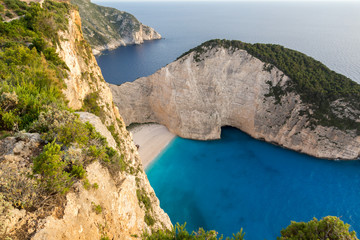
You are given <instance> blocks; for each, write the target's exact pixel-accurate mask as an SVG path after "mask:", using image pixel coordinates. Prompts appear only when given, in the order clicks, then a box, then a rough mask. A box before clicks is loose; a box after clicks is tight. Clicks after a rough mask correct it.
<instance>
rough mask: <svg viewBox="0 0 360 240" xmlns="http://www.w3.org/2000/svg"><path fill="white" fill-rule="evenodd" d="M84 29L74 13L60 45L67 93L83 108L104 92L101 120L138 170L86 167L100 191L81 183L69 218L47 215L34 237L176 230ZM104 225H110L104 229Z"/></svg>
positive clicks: (68, 208) (129, 235)
mask: <svg viewBox="0 0 360 240" xmlns="http://www.w3.org/2000/svg"><path fill="white" fill-rule="evenodd" d="M80 29H81V19H80V15H79V12H78V11H75V10H73V11H71V14H70V16H69V27H68V30H67V31H63V32H61V33H60V38H61V39H63V40H61V41H60V44H59V48H58V52H59V55H60V57H62V59H63V60H64V61H65V63H66V64H67V66H68V67H69V69H70V71H69V77H68V78H67V79H66V80H65V82H66V85H67V88H66V89H65V94H66V97H67V99H68V100H69V106H70V107H72V108H74V109H79V108H80V107H81V106H82V103H83V99H84V98H85V97H86V96H88V95H89V94H90V93H93V92H96V93H98V96H99V98H98V99H97V104H98V105H99V106H100V107H101V108H102V112H101V118H102V120H103V122H104V124H105V125H106V126H113V127H114V129H115V134H118V136H119V138H121V139H122V140H121V142H122V144H121V146H118V147H117V149H118V151H120V152H121V154H123V155H124V158H125V161H126V162H128V163H130V164H131V166H133V168H134V169H138V171H136V173H134V174H129V173H126V172H124V173H120V172H119V173H117V174H116V177H115V178H114V177H113V178H111V177H110V174H109V172H108V171H107V170H106V169H104V168H103V167H101V165H100V164H99V163H94V164H92V165H90V166H88V168H87V169H86V170H87V174H88V178H89V181H90V182H92V181H94V182H97V183H98V184H99V188H98V190H97V191H95V192H94V193H92V192H88V191H86V190H85V189H83V187H81V186H80V185H78V186H76V188H75V191H74V192H73V193H70V194H68V195H67V203H66V207H65V210H64V211H65V212H64V216H63V218H61V219H54V218H53V217H49V218H48V219H45V223H44V228H43V229H42V230H41V231H38V233H37V234H36V235H35V237H34V239H60V238H62V239H74V238H78V239H99V237H100V236H101V234H102V232H101V231H105V232H107V235H108V236H112V237H113V238H114V239H131V238H132V236H136V235H137V236H140V235H141V233H142V232H143V231H145V230H147V231H150V229H151V228H154V229H159V228H161V229H162V228H170V227H171V222H170V219H169V217H168V216H167V214H166V213H165V212H164V211H163V210H162V209H161V208H160V206H159V200H158V199H157V197H156V195H155V193H154V191H153V189H152V187H151V186H150V183H149V181H148V180H147V177H146V174H145V172H144V171H143V170H142V166H141V160H140V158H139V156H138V153H137V150H136V147H135V145H134V143H133V141H132V139H131V136H130V134H129V133H128V132H127V130H126V128H125V124H124V123H123V121H122V118H121V116H120V115H119V113H118V110H117V108H116V107H115V106H114V104H113V99H112V94H111V91H110V89H109V87H108V85H107V84H106V82H105V81H104V79H103V77H102V74H101V70H100V68H99V66H98V65H97V63H96V60H95V57H94V56H93V54H92V53H91V48H90V47H89V46H88V45H87V43H86V41H85V40H84V37H83V35H82V33H81V30H80ZM81 118H82V119H84V121H89V122H90V123H92V124H93V125H94V126H95V128H96V130H97V131H99V132H100V133H101V134H102V135H104V136H110V140H108V142H109V143H114V142H115V140H113V139H111V138H112V136H111V134H109V132H108V131H107V128H106V127H104V126H102V124H101V121H100V119H99V120H97V121H96V120H91V119H96V118H97V117H96V116H94V115H89V114H87V115H86V114H82V115H81ZM97 119H98V118H97ZM94 122H98V124H94ZM102 129H103V130H102ZM104 129H105V130H104ZM135 180H136V181H135ZM139 189H143V190H144V191H145V193H146V194H147V195H148V196H149V197H150V200H151V206H152V215H153V216H152V217H153V218H154V220H155V225H154V226H151V228H150V226H148V225H147V224H146V223H145V221H144V217H145V212H146V211H145V207H144V206H142V205H140V203H139V201H138V197H137V190H139ZM93 202H95V203H97V204H98V203H101V205H102V206H104V208H105V209H106V211H105V212H104V213H103V214H102V215H100V216H95V215H94V214H93V213H92V211H91V205H92V203H93ZM99 226H102V227H104V229H103V230H101V231H100V230H99ZM110 238H111V237H110Z"/></svg>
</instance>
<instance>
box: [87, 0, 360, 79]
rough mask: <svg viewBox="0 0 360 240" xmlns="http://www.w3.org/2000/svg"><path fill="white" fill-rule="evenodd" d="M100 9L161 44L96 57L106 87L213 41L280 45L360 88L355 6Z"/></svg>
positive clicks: (133, 5)
mask: <svg viewBox="0 0 360 240" xmlns="http://www.w3.org/2000/svg"><path fill="white" fill-rule="evenodd" d="M94 2H95V3H96V1H94ZM101 4H102V5H104V6H111V7H116V8H118V9H120V10H124V11H128V12H130V13H132V14H134V15H135V16H136V17H137V18H138V19H139V20H140V21H141V22H143V23H144V24H146V25H149V26H151V27H153V28H154V29H156V30H157V31H158V32H159V33H160V34H161V35H162V36H163V37H164V38H165V39H163V40H157V41H151V42H147V43H145V44H144V45H137V46H129V47H122V48H118V49H117V50H115V51H110V52H105V54H104V55H103V56H100V57H98V58H97V60H98V63H99V65H100V67H101V69H102V70H103V75H104V77H105V80H106V81H108V82H110V83H114V84H121V83H123V82H127V81H133V80H135V79H136V78H138V77H143V76H147V75H150V74H152V73H154V72H156V70H158V69H159V68H161V67H163V66H165V65H166V64H168V63H170V62H172V61H174V60H175V59H176V58H177V57H179V56H180V55H181V54H182V53H184V52H186V51H188V50H189V49H191V48H193V47H196V46H197V45H199V44H201V43H202V42H204V41H207V40H210V39H214V38H220V39H223V38H226V39H233V40H241V41H244V42H249V43H257V42H259V43H274V44H281V45H283V46H285V47H288V48H291V49H295V50H299V51H301V52H303V53H305V54H307V55H309V56H312V57H314V58H315V59H317V60H319V61H321V62H323V63H324V64H325V65H327V66H328V67H330V68H331V69H333V70H335V71H337V72H339V73H342V74H344V75H346V76H347V77H349V78H351V79H353V80H354V81H357V82H359V83H360V14H359V13H360V2H359V1H357V2H344V3H342V2H341V1H339V2H328V3H327V2H287V3H286V2H272V3H271V2H270V3H269V2H251V1H249V2H226V1H221V2H122V3H114V2H112V3H106V2H105V3H104V2H101Z"/></svg>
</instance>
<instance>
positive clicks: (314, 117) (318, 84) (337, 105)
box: [178, 39, 360, 134]
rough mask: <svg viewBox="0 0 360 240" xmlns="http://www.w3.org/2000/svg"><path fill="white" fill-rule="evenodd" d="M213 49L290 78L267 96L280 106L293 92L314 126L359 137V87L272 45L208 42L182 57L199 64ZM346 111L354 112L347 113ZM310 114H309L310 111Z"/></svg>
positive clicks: (300, 55) (313, 63)
mask: <svg viewBox="0 0 360 240" xmlns="http://www.w3.org/2000/svg"><path fill="white" fill-rule="evenodd" d="M215 47H223V48H225V49H229V51H235V50H237V49H242V50H246V51H247V52H248V53H249V54H251V55H252V56H254V57H256V58H258V59H260V60H261V61H263V62H264V63H265V64H264V68H263V70H264V71H269V72H271V71H272V69H273V67H274V66H276V67H277V68H278V69H280V70H281V71H282V72H283V73H284V74H285V75H287V76H288V77H290V78H291V80H292V81H289V82H288V84H287V85H285V86H280V84H279V85H277V86H270V92H269V94H268V95H267V96H274V97H275V99H276V102H277V103H279V104H280V99H281V97H282V96H284V95H286V94H287V93H289V92H293V91H294V92H296V93H298V94H299V95H300V96H301V100H302V101H303V102H304V103H306V104H308V105H309V106H310V108H311V109H309V110H308V111H307V112H305V113H303V114H307V116H308V117H309V119H310V121H311V123H312V124H313V125H323V126H334V127H337V128H339V129H341V130H353V129H355V130H357V133H358V134H359V133H360V122H358V121H357V120H358V119H359V118H360V115H359V113H358V112H359V111H360V85H359V84H357V83H356V82H354V81H352V80H350V79H349V78H347V77H345V76H343V75H341V74H338V73H336V72H334V71H332V70H330V69H329V68H328V67H326V66H325V65H324V64H322V63H321V62H319V61H316V60H315V59H313V58H311V57H309V56H306V55H305V54H303V53H300V52H298V51H295V50H291V49H288V48H285V47H283V46H280V45H275V44H260V43H256V44H250V43H244V42H241V41H229V40H219V39H215V40H210V41H207V42H205V43H203V44H201V45H200V46H198V47H196V48H193V49H191V50H189V51H188V52H186V53H184V54H183V55H181V56H180V57H179V58H178V59H180V58H181V57H183V56H185V55H187V54H189V53H192V52H195V54H194V60H195V61H197V62H200V61H201V60H202V59H201V56H202V54H203V53H205V52H207V51H209V50H210V49H213V48H215ZM345 108H350V109H353V110H354V111H346V112H347V114H345V115H344V114H339V113H342V112H344V109H345ZM310 110H311V111H310Z"/></svg>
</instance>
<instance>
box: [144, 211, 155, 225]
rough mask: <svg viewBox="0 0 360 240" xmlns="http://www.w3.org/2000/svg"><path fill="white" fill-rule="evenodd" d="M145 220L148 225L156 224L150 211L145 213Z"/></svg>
mask: <svg viewBox="0 0 360 240" xmlns="http://www.w3.org/2000/svg"><path fill="white" fill-rule="evenodd" d="M144 221H145V223H146V224H147V225H148V226H153V225H154V224H155V220H154V218H153V217H152V216H151V215H150V214H149V213H145V217H144Z"/></svg>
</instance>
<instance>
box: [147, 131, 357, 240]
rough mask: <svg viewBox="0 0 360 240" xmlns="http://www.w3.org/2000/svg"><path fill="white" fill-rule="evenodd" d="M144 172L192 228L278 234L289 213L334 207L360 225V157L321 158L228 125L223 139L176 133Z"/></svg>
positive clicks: (249, 235) (309, 214) (253, 237)
mask: <svg viewBox="0 0 360 240" xmlns="http://www.w3.org/2000/svg"><path fill="white" fill-rule="evenodd" d="M146 172H147V175H148V178H149V180H150V183H151V185H152V187H153V188H154V190H155V193H156V195H157V197H158V198H159V199H160V205H161V207H162V208H163V209H164V210H165V211H166V212H167V213H168V215H169V217H170V219H171V221H172V222H173V223H176V222H179V223H184V222H187V229H188V230H190V231H193V230H196V229H198V228H199V227H203V228H205V229H207V230H210V229H215V230H216V231H217V232H219V233H220V234H224V236H231V234H232V233H235V232H238V231H239V230H240V228H243V229H244V232H245V233H246V234H245V239H246V240H264V239H276V237H277V236H279V235H280V230H281V229H282V228H285V227H286V226H288V225H289V224H290V221H310V220H312V218H313V217H316V218H318V219H320V218H322V217H324V216H328V215H333V216H339V217H341V219H342V220H343V221H345V222H346V223H349V224H351V225H352V227H353V228H352V229H353V230H356V231H357V232H358V233H360V162H359V161H348V162H344V161H329V160H321V159H316V158H313V157H309V156H307V155H304V154H299V153H297V152H294V151H290V150H286V149H283V148H280V147H278V146H274V145H271V144H268V143H266V142H262V141H258V140H255V139H253V138H251V137H250V136H248V135H246V134H245V133H243V132H241V131H240V130H237V129H235V128H230V127H227V128H223V129H222V135H221V140H216V141H194V140H189V139H183V138H176V139H175V140H174V141H173V142H172V143H171V144H170V145H169V146H168V147H167V149H166V150H165V151H164V152H163V153H162V154H161V155H160V156H158V158H157V160H156V161H155V162H154V163H153V165H151V166H149V168H148V169H147V171H146Z"/></svg>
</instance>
